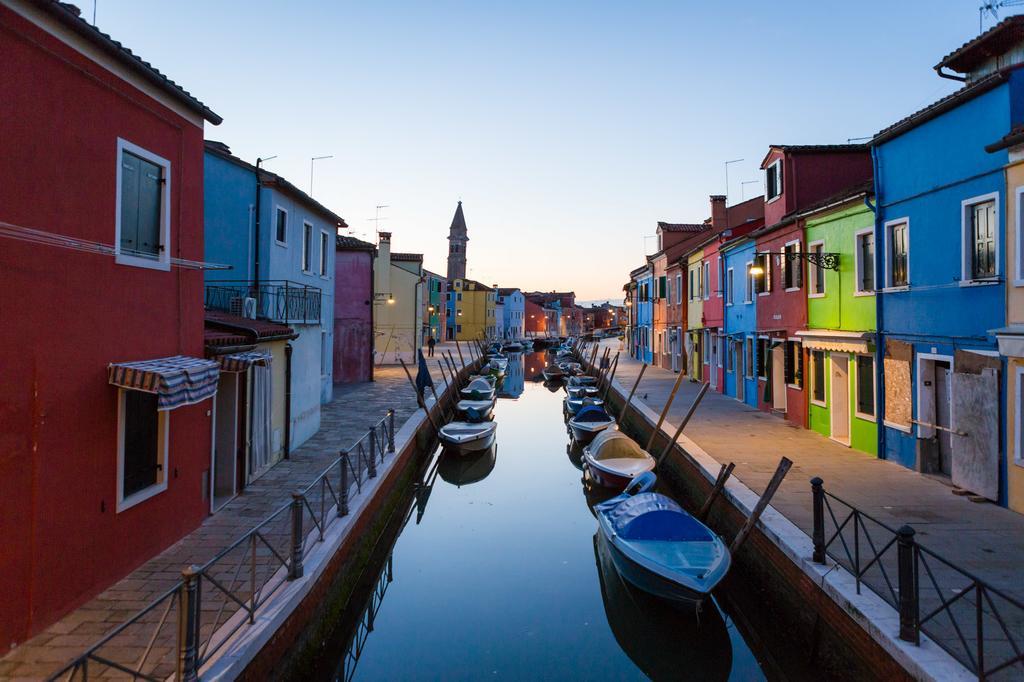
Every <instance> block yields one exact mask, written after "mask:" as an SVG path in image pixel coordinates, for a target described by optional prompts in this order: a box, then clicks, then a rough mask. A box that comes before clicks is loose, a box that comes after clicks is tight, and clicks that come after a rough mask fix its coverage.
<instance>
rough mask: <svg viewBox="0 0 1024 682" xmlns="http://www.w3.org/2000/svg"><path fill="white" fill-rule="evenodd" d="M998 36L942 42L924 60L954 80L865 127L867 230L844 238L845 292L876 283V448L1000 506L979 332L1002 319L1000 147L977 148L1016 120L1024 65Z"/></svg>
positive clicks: (987, 356)
mask: <svg viewBox="0 0 1024 682" xmlns="http://www.w3.org/2000/svg"><path fill="white" fill-rule="evenodd" d="M979 40H980V41H981V42H982V43H983V42H985V40H984V38H981V39H979ZM975 42H978V41H975ZM971 45H972V47H971V50H974V49H975V48H976V47H978V46H977V45H974V44H973V43H972V44H971ZM966 47H967V46H965V48H966ZM1000 47H1001V46H1000V45H992V46H985V45H982V46H981V49H980V51H979V52H978V53H977V54H975V55H974V56H973V57H971V56H970V55H964V54H963V52H964V48H962V49H961V50H958V51H957V52H954V53H952V54H951V55H950V56H949V57H947V58H945V59H944V60H943V62H942V63H941V64H940V65H939V66H938V67H936V68H937V70H938V71H939V73H940V74H942V73H943V72H944V71H950V70H951V71H956V72H959V73H962V74H963V76H962V77H958V79H959V78H965V79H966V84H965V85H964V87H963V88H961V89H960V90H958V91H957V92H956V93H954V94H953V95H950V96H948V97H945V98H943V99H941V100H939V101H938V102H935V103H934V104H932V105H930V106H928V107H925V108H924V109H922V110H921V111H918V112H917V113H914V114H912V115H911V116H909V117H907V118H905V119H903V120H902V121H899V122H898V123H896V124H895V125H893V126H890V127H889V128H886V129H885V130H883V131H881V132H880V133H878V135H876V136H875V138H874V140H873V141H872V153H873V155H874V164H875V187H876V217H875V229H874V231H873V233H872V232H870V231H868V232H865V233H864V234H861V233H858V234H857V235H856V240H857V243H856V245H855V249H856V257H855V263H854V267H855V274H856V288H857V291H858V292H860V291H863V292H865V293H867V292H870V291H875V292H877V296H876V301H877V306H876V307H877V310H876V315H877V327H878V336H879V343H878V345H877V349H876V358H875V372H876V375H877V380H878V384H877V385H878V386H879V390H878V391H877V393H878V398H877V400H878V403H879V409H877V410H875V414H878V415H884V420H883V426H884V428H880V429H878V434H879V436H878V438H879V444H878V451H879V453H881V456H882V457H884V458H886V459H891V460H895V461H897V462H899V463H901V464H903V465H904V466H907V467H910V468H913V469H915V470H917V471H921V472H925V473H931V474H936V475H940V476H944V477H948V478H949V479H950V481H951V482H952V483H953V484H954V485H956V486H959V487H961V488H963V489H965V490H969V491H972V492H974V493H976V494H978V495H982V496H985V497H988V498H989V499H992V500H996V501H999V502H1000V503H1003V504H1005V500H1006V456H1005V453H1006V450H1005V447H1004V445H1003V444H1004V443H1005V441H1006V438H1005V433H1004V432H1005V424H1004V423H1003V420H1002V419H1001V417H1000V415H1001V414H1003V403H1004V400H1005V395H1004V393H1003V391H1002V390H1001V385H1002V382H1001V379H1000V377H1001V376H1003V375H1004V373H1005V361H1004V360H1002V359H1001V358H1000V356H999V354H998V348H997V344H996V338H995V336H994V335H993V333H992V330H995V329H997V328H1000V327H1002V326H1003V325H1004V323H1005V304H1004V301H1005V296H1006V290H1005V287H1006V284H1005V282H1006V277H1007V272H1006V270H1007V268H1006V256H1005V254H1004V246H1003V243H1002V242H1003V235H1004V234H1005V232H1004V227H1003V213H1004V206H1005V203H1006V197H1005V181H1004V177H1003V166H1004V165H1005V164H1006V163H1007V159H1008V156H1007V152H1006V150H1005V149H1003V150H999V151H996V152H994V153H989V152H987V151H986V150H985V146H986V145H988V144H989V143H991V142H993V141H994V140H998V139H999V138H1001V137H1002V136H1003V135H1005V134H1006V133H1007V132H1008V131H1009V130H1010V129H1011V128H1012V127H1013V126H1014V125H1019V124H1020V123H1021V122H1022V121H1024V80H1022V79H1024V73H1022V72H1021V71H1020V70H1019V68H1018V67H1019V66H1020V65H1019V64H1018V65H1017V66H1016V67H1009V68H1006V67H1005V62H1006V61H1008V60H1006V59H1000V57H999V55H998V54H997V53H998V52H999V49H1000ZM1018 47H1019V46H1018ZM990 48H991V49H990ZM1002 49H1004V50H1006V49H1007V48H1006V47H1005V46H1002ZM1018 54H1019V50H1018ZM996 64H998V65H999V67H1000V70H995V67H994V65H996ZM858 380H859V381H860V380H869V377H867V376H865V377H858ZM854 409H857V408H856V407H855V408H854Z"/></svg>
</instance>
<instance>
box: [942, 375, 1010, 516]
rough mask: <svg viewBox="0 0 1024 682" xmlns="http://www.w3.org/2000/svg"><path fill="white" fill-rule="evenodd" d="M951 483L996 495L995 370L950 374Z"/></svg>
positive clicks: (997, 448)
mask: <svg viewBox="0 0 1024 682" xmlns="http://www.w3.org/2000/svg"><path fill="white" fill-rule="evenodd" d="M952 394H953V395H952V398H953V414H952V429H953V434H952V441H953V443H952V445H953V471H952V478H953V484H954V485H957V486H960V487H961V488H964V489H965V490H970V491H971V492H974V493H976V494H978V495H983V496H984V497H987V498H988V499H990V500H997V499H998V497H999V372H998V371H996V370H994V369H991V368H986V369H983V370H982V371H981V374H964V373H961V372H954V373H953V384H952Z"/></svg>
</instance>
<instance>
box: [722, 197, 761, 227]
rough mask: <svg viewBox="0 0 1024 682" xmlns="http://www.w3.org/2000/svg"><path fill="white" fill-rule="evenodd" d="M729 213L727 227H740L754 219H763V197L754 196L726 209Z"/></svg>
mask: <svg viewBox="0 0 1024 682" xmlns="http://www.w3.org/2000/svg"><path fill="white" fill-rule="evenodd" d="M726 210H727V211H728V213H729V227H730V228H734V227H742V226H743V225H746V224H747V223H749V222H751V221H755V220H764V197H762V196H760V195H759V196H756V197H753V198H751V199H747V200H746V201H741V202H740V203H738V204H733V205H732V206H730V207H728V208H727V209H726Z"/></svg>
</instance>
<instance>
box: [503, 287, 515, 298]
mask: <svg viewBox="0 0 1024 682" xmlns="http://www.w3.org/2000/svg"><path fill="white" fill-rule="evenodd" d="M517 291H519V289H517V288H516V287H500V288H499V289H498V295H499V296H509V295H511V294H514V293H515V292H517Z"/></svg>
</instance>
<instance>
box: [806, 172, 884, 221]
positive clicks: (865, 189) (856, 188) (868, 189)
mask: <svg viewBox="0 0 1024 682" xmlns="http://www.w3.org/2000/svg"><path fill="white" fill-rule="evenodd" d="M874 193H875V181H874V180H864V181H861V182H858V183H856V184H854V185H850V186H849V187H845V188H843V189H841V190H839V191H838V192H836V193H835V194H833V195H832V196H830V197H825V198H824V199H822V200H821V201H816V202H814V203H813V204H811V205H810V206H808V207H807V208H804V209H802V210H801V211H800V212H799V213H798V214H797V215H800V216H806V215H810V214H811V213H817V212H818V211H820V210H822V209H824V208H828V207H830V206H834V205H835V204H838V203H842V202H846V201H849V200H851V199H856V198H858V197H860V196H865V195H874Z"/></svg>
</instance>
